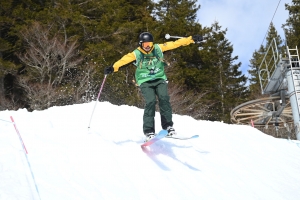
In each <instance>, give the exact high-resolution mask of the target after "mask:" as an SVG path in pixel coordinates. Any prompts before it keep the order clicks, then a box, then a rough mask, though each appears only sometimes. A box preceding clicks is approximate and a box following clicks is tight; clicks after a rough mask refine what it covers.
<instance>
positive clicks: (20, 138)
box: [10, 116, 28, 154]
mask: <svg viewBox="0 0 300 200" xmlns="http://www.w3.org/2000/svg"><path fill="white" fill-rule="evenodd" d="M10 119H11V121H12V123H13V125H14V127H15V130H16V132H17V134H18V136H19V140H20V142H21V145H22V147H23V150H24V151H25V153H26V154H28V151H27V149H26V147H25V144H24V142H23V139H22V137H21V134H20V132H19V130H18V129H17V125H16V123H15V121H14V118H13V117H12V116H10Z"/></svg>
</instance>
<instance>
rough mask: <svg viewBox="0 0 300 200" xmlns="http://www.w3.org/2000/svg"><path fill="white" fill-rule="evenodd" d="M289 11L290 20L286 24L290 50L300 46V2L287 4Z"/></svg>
mask: <svg viewBox="0 0 300 200" xmlns="http://www.w3.org/2000/svg"><path fill="white" fill-rule="evenodd" d="M285 9H286V10H288V11H289V18H288V19H287V20H286V24H284V30H285V36H286V39H287V45H288V46H289V47H290V48H295V47H296V46H298V47H299V46H300V0H292V3H291V4H285Z"/></svg>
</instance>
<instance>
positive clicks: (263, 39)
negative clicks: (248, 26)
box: [260, 0, 281, 46]
mask: <svg viewBox="0 0 300 200" xmlns="http://www.w3.org/2000/svg"><path fill="white" fill-rule="evenodd" d="M280 2H281V0H279V2H278V5H277V8H276V10H275V12H274V14H273V17H272V20H271V22H270V24H269V27H268V29H267V32H266V35H265V37H264V39H263V41H262V43H261V45H260V46H262V45H263V43H264V41H265V39H266V37H267V34H268V31H269V28H270V26H271V23H272V21H273V19H274V17H275V14H276V12H277V9H278V7H279V4H280Z"/></svg>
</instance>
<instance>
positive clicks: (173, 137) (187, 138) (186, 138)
mask: <svg viewBox="0 0 300 200" xmlns="http://www.w3.org/2000/svg"><path fill="white" fill-rule="evenodd" d="M198 137H199V135H193V136H191V137H178V136H166V137H165V138H172V139H177V140H189V139H195V138H198Z"/></svg>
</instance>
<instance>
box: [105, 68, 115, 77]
mask: <svg viewBox="0 0 300 200" xmlns="http://www.w3.org/2000/svg"><path fill="white" fill-rule="evenodd" d="M113 72H114V68H113V67H112V66H109V67H105V69H104V74H105V75H107V74H111V73H113Z"/></svg>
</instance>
